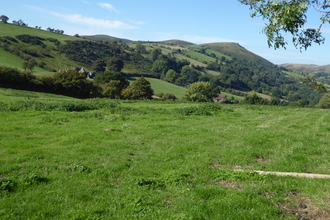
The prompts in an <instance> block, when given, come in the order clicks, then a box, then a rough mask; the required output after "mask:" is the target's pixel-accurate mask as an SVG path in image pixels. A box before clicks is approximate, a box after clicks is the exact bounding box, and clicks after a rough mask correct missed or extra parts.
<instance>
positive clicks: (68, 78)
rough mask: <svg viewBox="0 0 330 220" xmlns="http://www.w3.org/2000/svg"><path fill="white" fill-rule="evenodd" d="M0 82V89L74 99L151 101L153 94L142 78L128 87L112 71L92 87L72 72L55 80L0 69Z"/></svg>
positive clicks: (106, 72) (78, 74) (81, 74)
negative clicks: (19, 90)
mask: <svg viewBox="0 0 330 220" xmlns="http://www.w3.org/2000/svg"><path fill="white" fill-rule="evenodd" d="M30 62H33V61H30ZM27 65H29V62H27ZM26 69H29V67H26ZM102 76H103V77H102ZM0 78H1V81H0V87H5V88H14V89H26V90H31V91H41V92H49V93H55V94H61V95H67V96H72V97H77V98H95V97H109V98H114V99H120V98H121V99H151V98H152V95H153V94H154V92H153V90H152V89H151V85H150V83H149V82H148V81H147V80H146V79H145V78H143V77H140V78H139V79H137V80H136V81H134V82H133V83H132V84H131V85H130V84H129V82H128V81H127V80H126V79H125V78H124V77H123V76H122V74H121V73H120V72H114V71H105V72H104V73H100V74H98V77H97V78H96V80H95V83H93V82H91V81H88V80H87V79H86V76H85V74H83V73H80V72H77V71H75V70H72V69H71V70H66V71H60V72H57V73H55V74H54V76H43V77H36V76H35V75H33V74H32V72H26V71H24V72H22V71H19V70H17V69H13V68H8V67H2V66H0Z"/></svg>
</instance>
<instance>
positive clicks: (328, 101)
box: [316, 93, 330, 108]
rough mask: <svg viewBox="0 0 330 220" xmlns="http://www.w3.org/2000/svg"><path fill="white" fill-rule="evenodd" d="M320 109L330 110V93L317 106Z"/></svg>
mask: <svg viewBox="0 0 330 220" xmlns="http://www.w3.org/2000/svg"><path fill="white" fill-rule="evenodd" d="M316 107H319V108H330V93H326V94H324V96H323V97H322V98H321V100H320V102H319V103H318V104H317V105H316Z"/></svg>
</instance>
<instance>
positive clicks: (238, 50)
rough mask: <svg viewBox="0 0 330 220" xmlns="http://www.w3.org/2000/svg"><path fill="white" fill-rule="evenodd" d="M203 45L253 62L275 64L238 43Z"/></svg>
mask: <svg viewBox="0 0 330 220" xmlns="http://www.w3.org/2000/svg"><path fill="white" fill-rule="evenodd" d="M203 45H204V46H206V47H208V48H210V49H212V50H214V51H217V52H219V53H221V54H224V55H227V56H230V57H235V58H237V59H245V60H248V61H251V62H256V63H260V64H262V65H268V66H269V65H274V64H272V63H271V62H269V61H268V60H266V59H264V58H262V57H260V56H258V55H256V54H254V53H252V52H250V51H248V50H247V49H245V48H244V47H242V46H241V45H239V44H238V43H212V44H203Z"/></svg>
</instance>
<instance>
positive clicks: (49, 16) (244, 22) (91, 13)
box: [0, 0, 330, 65]
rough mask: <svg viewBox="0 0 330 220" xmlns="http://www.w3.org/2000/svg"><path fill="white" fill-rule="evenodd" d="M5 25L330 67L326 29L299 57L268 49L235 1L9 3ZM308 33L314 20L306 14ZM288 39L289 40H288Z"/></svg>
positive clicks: (258, 27)
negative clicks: (221, 47)
mask: <svg viewBox="0 0 330 220" xmlns="http://www.w3.org/2000/svg"><path fill="white" fill-rule="evenodd" d="M0 9H1V11H0V14H4V15H6V16H7V17H9V19H10V20H9V21H10V22H11V21H12V20H19V19H22V20H23V21H24V22H25V23H27V24H28V25H29V26H31V27H34V26H41V27H42V29H47V27H51V28H55V29H60V30H64V34H68V35H74V34H79V35H94V34H106V35H110V36H114V37H119V38H126V39H130V40H143V41H147V40H150V41H161V40H170V39H180V40H186V41H189V42H192V43H196V44H201V43H214V42H237V43H239V44H240V45H242V46H243V47H245V48H246V49H248V50H250V51H251V52H253V53H255V54H257V55H260V56H262V57H264V58H265V59H267V60H269V61H271V62H272V63H274V64H282V63H301V64H317V65H327V64H330V59H329V58H330V54H329V49H330V28H329V27H327V26H324V28H323V32H324V37H325V38H326V42H325V44H322V45H320V46H319V45H317V44H316V45H314V46H312V47H311V48H309V49H308V50H307V51H303V52H302V53H301V52H300V51H299V50H298V49H295V48H294V47H293V46H288V47H287V50H284V49H280V50H274V49H272V48H268V45H267V40H266V37H265V36H264V34H263V33H261V31H262V28H263V27H264V21H263V20H261V19H260V18H253V19H252V18H250V11H249V8H248V6H245V5H241V4H240V3H239V2H238V1H237V0H207V1H205V0H99V1H98V0H97V1H92V0H66V1H65V0H54V1H46V0H11V1H2V2H1V3H0ZM308 18H309V24H310V25H311V26H309V27H316V25H317V24H318V23H317V14H316V13H310V14H309V16H308ZM288 37H289V38H288V39H290V38H291V37H290V36H289V35H288Z"/></svg>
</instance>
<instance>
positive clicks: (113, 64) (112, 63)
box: [107, 57, 124, 72]
mask: <svg viewBox="0 0 330 220" xmlns="http://www.w3.org/2000/svg"><path fill="white" fill-rule="evenodd" d="M107 67H108V70H110V71H115V72H120V71H121V70H122V69H123V68H124V62H123V61H122V60H121V59H119V58H117V57H111V58H110V59H109V62H108V66H107Z"/></svg>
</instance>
